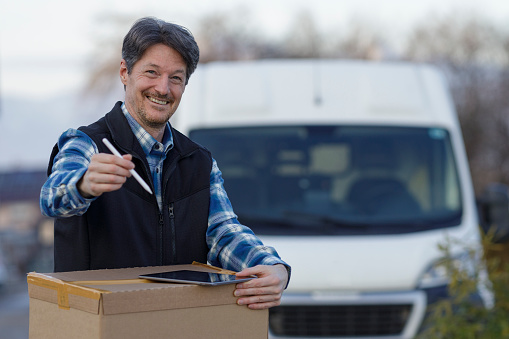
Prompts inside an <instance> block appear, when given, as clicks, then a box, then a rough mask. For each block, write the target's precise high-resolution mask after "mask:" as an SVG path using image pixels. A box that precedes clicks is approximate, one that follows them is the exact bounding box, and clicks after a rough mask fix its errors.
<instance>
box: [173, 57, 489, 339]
mask: <svg viewBox="0 0 509 339" xmlns="http://www.w3.org/2000/svg"><path fill="white" fill-rule="evenodd" d="M173 119H175V120H173V124H174V126H175V127H176V128H177V129H179V130H181V131H182V132H184V133H186V134H188V135H189V136H190V137H191V138H192V139H193V140H195V141H197V142H198V143H200V144H202V145H204V146H206V147H207V148H208V149H210V150H211V151H212V154H213V156H214V158H215V159H216V160H217V162H218V165H219V168H220V169H221V171H222V173H223V178H224V180H225V183H224V185H225V188H226V191H227V192H228V195H229V197H230V199H231V201H232V204H233V207H234V210H235V212H236V213H237V215H238V218H239V221H240V222H241V223H243V224H246V225H248V226H249V227H251V228H252V229H253V230H254V232H255V233H256V234H257V235H259V236H260V238H262V240H263V241H264V242H265V243H266V244H268V245H271V246H274V247H275V248H276V249H277V251H278V252H279V254H280V255H281V257H282V258H283V259H284V260H285V261H287V262H288V263H289V264H290V265H291V266H292V269H293V271H292V278H291V282H290V284H289V286H288V289H287V290H286V292H285V294H284V296H283V300H282V304H281V306H279V307H276V308H273V309H271V311H270V322H269V324H270V325H269V327H270V333H269V336H270V338H283V337H284V338H306V337H307V338H362V337H369V338H413V337H414V336H415V335H416V333H418V331H419V329H420V328H421V326H422V323H423V320H424V318H425V315H426V310H427V307H428V306H429V305H430V304H431V303H433V302H434V301H437V300H439V299H440V298H446V297H447V295H448V294H447V277H446V276H444V271H443V269H442V268H441V267H440V266H439V265H438V262H437V260H438V259H439V258H440V257H441V256H442V255H443V253H441V252H440V251H439V248H438V245H439V244H440V243H445V241H446V235H447V236H449V237H450V238H454V239H461V241H463V242H465V243H467V244H479V237H480V235H479V230H478V225H479V222H478V216H477V211H476V204H475V197H474V193H473V189H472V184H471V178H470V173H469V167H468V163H467V158H466V155H465V150H464V146H463V140H462V135H461V131H460V127H459V124H458V120H457V116H456V113H455V111H454V106H453V104H452V102H451V98H450V96H449V94H448V90H447V86H446V82H445V81H444V79H443V77H442V76H441V74H440V73H439V72H437V70H435V69H434V68H432V67H430V66H426V65H420V64H410V63H399V62H398V63H396V62H392V63H380V62H376V63H371V62H362V61H340V60H266V61H252V62H226V63H221V62H219V63H210V64H205V65H200V66H199V67H198V69H197V71H196V73H195V74H194V75H193V76H192V78H191V80H190V83H189V85H188V86H187V89H186V92H185V94H184V99H183V100H182V104H181V107H180V108H179V112H177V114H176V115H175V117H174V118H173ZM457 255H458V256H461V253H457ZM480 300H482V299H480Z"/></svg>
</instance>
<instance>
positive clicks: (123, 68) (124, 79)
mask: <svg viewBox="0 0 509 339" xmlns="http://www.w3.org/2000/svg"><path fill="white" fill-rule="evenodd" d="M128 77H129V74H128V72H127V64H126V62H125V60H124V59H122V60H121V61H120V81H122V83H123V84H124V86H125V85H126V84H127V79H128Z"/></svg>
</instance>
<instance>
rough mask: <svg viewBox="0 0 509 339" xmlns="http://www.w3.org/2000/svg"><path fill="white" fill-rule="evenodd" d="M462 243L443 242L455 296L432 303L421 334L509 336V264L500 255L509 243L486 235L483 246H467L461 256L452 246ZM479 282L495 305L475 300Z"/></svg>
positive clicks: (425, 336)
mask: <svg viewBox="0 0 509 339" xmlns="http://www.w3.org/2000/svg"><path fill="white" fill-rule="evenodd" d="M458 245H461V244H459V243H458V242H452V241H451V240H448V241H447V243H446V244H445V245H442V246H440V250H441V251H442V252H443V253H444V257H443V262H442V263H443V265H444V267H445V268H446V270H447V274H448V277H449V279H450V287H449V294H450V297H451V298H450V299H446V300H441V301H438V302H436V303H435V304H433V305H432V306H431V312H430V314H429V315H428V317H427V320H426V323H425V329H424V330H423V331H422V333H421V334H419V336H418V338H419V339H428V338H430V339H431V338H433V339H440V338H447V339H451V338H458V339H470V338H472V339H474V338H475V339H478V338H486V339H494V338H496V339H498V338H509V264H508V263H507V262H504V261H503V260H502V259H501V258H502V255H500V254H501V253H502V252H503V249H504V247H505V246H507V245H500V244H493V243H492V241H491V237H490V236H485V237H484V238H483V249H475V248H465V247H463V248H464V249H465V252H464V253H466V256H465V257H463V256H462V257H461V259H460V260H459V258H458V257H455V256H454V255H453V254H452V250H451V249H452V248H454V247H455V246H456V247H457V246H458ZM486 277H487V278H488V279H486ZM479 286H481V287H484V288H485V292H486V295H489V296H492V298H491V299H492V301H493V302H492V304H491V305H487V307H480V306H479V304H478V303H476V302H475V301H474V300H472V295H474V294H475V293H476V292H477V291H478V288H479Z"/></svg>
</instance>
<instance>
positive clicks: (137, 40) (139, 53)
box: [122, 17, 200, 85]
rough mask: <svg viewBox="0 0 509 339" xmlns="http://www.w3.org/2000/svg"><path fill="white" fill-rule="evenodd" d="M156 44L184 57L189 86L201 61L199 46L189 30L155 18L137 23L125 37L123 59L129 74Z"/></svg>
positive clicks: (140, 20)
mask: <svg viewBox="0 0 509 339" xmlns="http://www.w3.org/2000/svg"><path fill="white" fill-rule="evenodd" d="M156 44H164V45H166V46H168V47H171V48H173V49H174V50H176V51H177V52H178V53H179V54H180V55H181V56H182V58H183V59H184V62H185V63H186V66H187V70H186V85H187V83H188V81H189V78H190V77H191V74H193V72H194V70H195V69H196V67H197V66H198V60H199V59H200V50H199V48H198V44H197V43H196V41H195V40H194V37H193V35H192V34H191V32H190V31H189V30H188V29H187V28H185V27H182V26H179V25H177V24H173V23H168V22H165V21H163V20H160V19H157V18H153V17H146V18H141V19H139V20H138V21H136V22H135V23H134V24H133V26H132V27H131V29H130V30H129V32H128V33H127V34H126V36H125V37H124V43H123V45H122V58H123V59H124V60H125V63H126V67H127V73H128V74H130V73H131V71H132V69H133V66H134V64H135V63H136V62H137V61H138V60H140V59H141V58H142V57H143V54H144V53H145V51H146V50H147V49H148V48H149V47H151V46H153V45H156Z"/></svg>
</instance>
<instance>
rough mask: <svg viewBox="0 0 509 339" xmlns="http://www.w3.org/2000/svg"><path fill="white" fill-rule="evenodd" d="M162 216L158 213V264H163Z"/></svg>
mask: <svg viewBox="0 0 509 339" xmlns="http://www.w3.org/2000/svg"><path fill="white" fill-rule="evenodd" d="M163 228H164V216H163V214H162V213H159V266H162V265H163V253H164V241H163Z"/></svg>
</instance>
